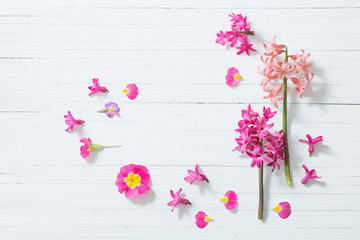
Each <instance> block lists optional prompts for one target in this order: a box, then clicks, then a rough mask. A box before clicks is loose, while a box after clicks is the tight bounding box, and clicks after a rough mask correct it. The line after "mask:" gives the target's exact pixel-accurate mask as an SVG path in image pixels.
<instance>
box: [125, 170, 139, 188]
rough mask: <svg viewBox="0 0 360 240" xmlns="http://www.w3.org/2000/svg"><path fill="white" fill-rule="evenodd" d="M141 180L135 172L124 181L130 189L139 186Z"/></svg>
mask: <svg viewBox="0 0 360 240" xmlns="http://www.w3.org/2000/svg"><path fill="white" fill-rule="evenodd" d="M140 180H141V177H140V176H139V175H138V174H134V173H133V172H131V173H129V175H128V176H127V177H125V178H124V181H125V182H126V184H127V185H128V186H129V187H130V188H134V187H136V186H139V185H140Z"/></svg>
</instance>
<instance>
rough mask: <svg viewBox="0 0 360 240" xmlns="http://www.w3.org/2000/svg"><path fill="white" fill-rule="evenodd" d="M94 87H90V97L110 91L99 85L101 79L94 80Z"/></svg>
mask: <svg viewBox="0 0 360 240" xmlns="http://www.w3.org/2000/svg"><path fill="white" fill-rule="evenodd" d="M92 81H93V86H90V87H88V88H89V89H90V91H91V92H90V93H89V96H91V95H93V94H95V93H97V92H107V91H108V90H107V89H106V87H101V86H100V85H99V79H98V78H93V80H92Z"/></svg>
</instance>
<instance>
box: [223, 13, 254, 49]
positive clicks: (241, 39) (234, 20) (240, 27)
mask: <svg viewBox="0 0 360 240" xmlns="http://www.w3.org/2000/svg"><path fill="white" fill-rule="evenodd" d="M229 17H230V18H231V20H230V21H231V31H226V32H223V31H220V32H219V33H217V39H216V43H219V44H221V45H223V46H224V45H226V44H229V45H230V47H235V48H236V49H238V52H237V54H238V55H239V54H241V53H243V52H246V54H247V55H250V51H256V50H255V49H254V48H253V47H252V45H253V44H250V43H249V42H248V35H249V34H251V35H254V32H252V31H251V26H250V24H249V23H248V22H247V17H246V16H245V17H243V16H242V15H241V14H235V13H232V14H231V15H229Z"/></svg>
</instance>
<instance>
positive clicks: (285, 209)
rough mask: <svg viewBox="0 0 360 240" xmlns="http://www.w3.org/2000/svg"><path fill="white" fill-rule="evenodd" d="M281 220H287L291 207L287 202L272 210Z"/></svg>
mask: <svg viewBox="0 0 360 240" xmlns="http://www.w3.org/2000/svg"><path fill="white" fill-rule="evenodd" d="M273 209H274V210H275V211H277V213H278V214H279V216H280V217H281V218H282V219H285V218H288V217H289V215H290V213H291V206H290V203H288V202H281V203H279V205H277V206H276V207H274V208H273Z"/></svg>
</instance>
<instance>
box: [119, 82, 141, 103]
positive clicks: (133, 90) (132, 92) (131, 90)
mask: <svg viewBox="0 0 360 240" xmlns="http://www.w3.org/2000/svg"><path fill="white" fill-rule="evenodd" d="M122 91H123V92H124V93H126V96H127V97H128V98H129V99H130V100H134V99H135V98H136V97H137V96H138V95H139V89H138V87H137V86H136V84H135V83H130V84H128V85H127V86H126V88H125V89H124V90H122Z"/></svg>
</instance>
